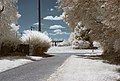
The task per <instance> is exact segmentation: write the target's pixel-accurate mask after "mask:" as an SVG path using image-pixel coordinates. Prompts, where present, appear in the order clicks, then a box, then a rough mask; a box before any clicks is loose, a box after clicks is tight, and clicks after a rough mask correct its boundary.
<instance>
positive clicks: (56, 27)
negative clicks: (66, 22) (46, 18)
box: [49, 25, 65, 29]
mask: <svg viewBox="0 0 120 81" xmlns="http://www.w3.org/2000/svg"><path fill="white" fill-rule="evenodd" d="M61 28H65V27H63V26H61V25H53V26H50V28H49V29H61Z"/></svg>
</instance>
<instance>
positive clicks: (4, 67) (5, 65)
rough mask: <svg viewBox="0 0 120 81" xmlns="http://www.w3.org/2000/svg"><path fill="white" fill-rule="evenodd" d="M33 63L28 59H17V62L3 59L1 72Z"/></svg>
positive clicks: (0, 65)
mask: <svg viewBox="0 0 120 81" xmlns="http://www.w3.org/2000/svg"><path fill="white" fill-rule="evenodd" d="M30 62H33V61H31V60H28V59H15V60H8V59H3V60H0V72H3V71H6V70H9V69H12V68H15V67H18V66H21V65H24V64H27V63H30Z"/></svg>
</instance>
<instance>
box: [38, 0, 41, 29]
mask: <svg viewBox="0 0 120 81" xmlns="http://www.w3.org/2000/svg"><path fill="white" fill-rule="evenodd" d="M38 23H39V24H38V31H41V7H40V0H38Z"/></svg>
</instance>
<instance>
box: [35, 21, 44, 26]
mask: <svg viewBox="0 0 120 81" xmlns="http://www.w3.org/2000/svg"><path fill="white" fill-rule="evenodd" d="M33 25H35V26H38V25H39V23H38V22H36V23H34V24H33ZM41 25H44V24H43V23H41Z"/></svg>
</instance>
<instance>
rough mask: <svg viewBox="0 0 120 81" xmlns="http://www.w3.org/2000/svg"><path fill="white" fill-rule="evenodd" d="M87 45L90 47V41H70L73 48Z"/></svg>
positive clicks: (82, 47) (86, 46)
mask: <svg viewBox="0 0 120 81" xmlns="http://www.w3.org/2000/svg"><path fill="white" fill-rule="evenodd" d="M89 47H90V43H89V42H88V41H83V40H74V41H73V42H72V48H74V49H84V48H89Z"/></svg>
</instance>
